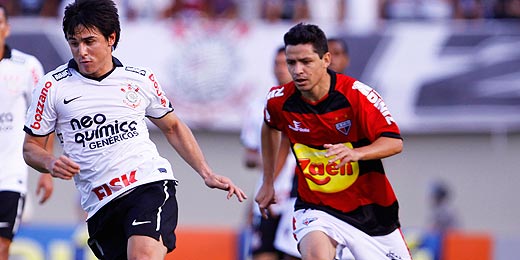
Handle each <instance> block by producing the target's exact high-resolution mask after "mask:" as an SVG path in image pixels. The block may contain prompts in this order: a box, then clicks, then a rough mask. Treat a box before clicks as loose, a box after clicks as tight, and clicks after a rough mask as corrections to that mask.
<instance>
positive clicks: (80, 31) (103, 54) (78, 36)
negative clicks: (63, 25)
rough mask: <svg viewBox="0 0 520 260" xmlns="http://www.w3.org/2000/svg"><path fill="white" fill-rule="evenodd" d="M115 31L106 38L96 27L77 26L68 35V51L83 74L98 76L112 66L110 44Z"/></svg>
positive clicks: (112, 42)
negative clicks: (72, 32) (72, 33)
mask: <svg viewBox="0 0 520 260" xmlns="http://www.w3.org/2000/svg"><path fill="white" fill-rule="evenodd" d="M115 35H116V34H115V33H112V34H111V35H110V36H109V37H108V39H106V38H105V37H104V36H103V34H101V32H100V31H99V29H98V28H85V27H83V26H78V27H77V28H76V30H75V31H74V35H68V38H67V41H68V43H69V47H70V51H71V52H72V56H73V57H74V60H75V61H76V63H77V64H78V67H79V72H80V73H81V74H83V75H84V76H88V77H93V78H98V77H101V76H103V75H105V74H106V73H108V72H109V71H110V70H112V68H113V64H112V46H113V45H114V42H115V37H116V36H115Z"/></svg>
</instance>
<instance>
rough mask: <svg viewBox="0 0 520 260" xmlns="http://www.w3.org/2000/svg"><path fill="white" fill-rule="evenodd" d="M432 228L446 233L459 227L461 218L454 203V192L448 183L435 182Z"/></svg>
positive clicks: (433, 187)
mask: <svg viewBox="0 0 520 260" xmlns="http://www.w3.org/2000/svg"><path fill="white" fill-rule="evenodd" d="M430 199H431V216H430V223H431V229H432V230H434V231H436V232H439V233H445V232H446V231H448V230H450V229H454V228H457V227H458V225H459V220H458V216H457V213H456V212H455V209H454V208H453V205H452V194H451V191H450V189H449V187H448V185H447V184H446V183H443V182H440V181H438V182H435V183H434V184H433V186H432V190H431V194H430Z"/></svg>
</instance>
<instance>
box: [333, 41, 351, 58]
mask: <svg viewBox="0 0 520 260" xmlns="http://www.w3.org/2000/svg"><path fill="white" fill-rule="evenodd" d="M329 42H337V43H339V44H340V45H341V47H342V48H343V51H344V52H345V54H347V55H348V45H347V43H346V42H345V41H344V40H343V39H341V38H329Z"/></svg>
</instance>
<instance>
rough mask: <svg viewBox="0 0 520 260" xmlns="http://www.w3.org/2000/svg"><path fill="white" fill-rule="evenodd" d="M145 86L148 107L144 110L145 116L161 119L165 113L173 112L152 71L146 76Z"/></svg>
mask: <svg viewBox="0 0 520 260" xmlns="http://www.w3.org/2000/svg"><path fill="white" fill-rule="evenodd" d="M145 81H146V85H147V87H148V89H147V90H148V98H149V101H150V103H149V105H148V107H147V108H146V116H148V117H152V118H161V117H163V116H165V115H166V114H167V113H169V112H172V111H173V106H172V104H171V102H170V100H169V99H168V97H167V96H166V93H165V92H164V91H163V90H162V87H161V85H160V84H159V81H158V80H157V77H156V76H155V74H154V73H153V72H152V71H149V74H147V79H146V80H145Z"/></svg>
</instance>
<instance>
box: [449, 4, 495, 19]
mask: <svg viewBox="0 0 520 260" xmlns="http://www.w3.org/2000/svg"><path fill="white" fill-rule="evenodd" d="M451 2H452V7H453V18H454V19H483V18H485V14H486V10H485V6H484V0H451Z"/></svg>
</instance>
